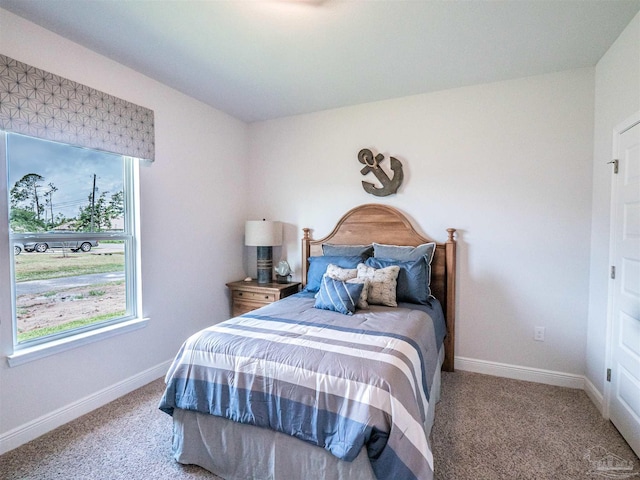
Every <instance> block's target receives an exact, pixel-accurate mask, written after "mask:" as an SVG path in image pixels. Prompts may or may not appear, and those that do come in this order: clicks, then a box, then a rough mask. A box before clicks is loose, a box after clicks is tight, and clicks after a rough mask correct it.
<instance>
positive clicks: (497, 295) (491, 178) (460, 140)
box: [249, 69, 594, 386]
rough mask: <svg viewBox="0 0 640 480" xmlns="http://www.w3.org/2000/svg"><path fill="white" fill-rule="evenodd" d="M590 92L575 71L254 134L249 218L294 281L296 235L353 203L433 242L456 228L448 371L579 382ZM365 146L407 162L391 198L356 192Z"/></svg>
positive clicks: (329, 224)
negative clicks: (375, 209)
mask: <svg viewBox="0 0 640 480" xmlns="http://www.w3.org/2000/svg"><path fill="white" fill-rule="evenodd" d="M593 95H594V71H593V69H581V70H574V71H566V72H561V73H557V74H551V75H543V76H538V77H530V78H524V79H519V80H513V81H506V82H500V83H493V84H486V85H479V86H473V87H468V88H460V89H455V90H449V91H442V92H437V93H431V94H425V95H417V96H411V97H406V98H400V99H394V100H388V101H383V102H376V103H370V104H365V105H359V106H354V107H348V108H342V109H336V110H329V111H323V112H318V113H314V114H309V115H301V116H296V117H292V118H284V119H278V120H272V121H266V122H261V123H256V124H252V125H250V135H249V138H250V162H251V164H250V169H251V172H252V176H251V183H250V190H251V192H252V193H253V195H252V197H251V199H252V208H251V213H252V214H253V215H254V216H255V217H256V218H259V217H268V218H272V219H276V220H281V221H283V222H285V223H286V231H285V236H286V239H285V240H286V245H284V246H283V248H282V249H281V252H280V253H279V255H281V256H282V257H283V258H288V259H289V261H290V263H291V264H292V265H293V266H294V268H295V269H296V271H297V274H298V275H299V273H300V262H301V260H300V256H301V253H300V238H301V234H302V232H301V228H303V227H311V228H313V229H314V231H313V234H314V236H315V238H321V237H322V236H324V235H326V234H328V233H329V232H330V231H331V229H332V228H333V227H334V225H335V222H336V220H337V219H338V218H339V217H340V216H341V215H342V214H344V213H345V212H346V211H347V210H349V209H350V208H352V207H354V206H356V205H359V204H363V203H369V202H379V203H384V204H389V205H392V206H395V207H398V208H400V209H401V210H402V211H404V212H406V213H407V214H409V216H410V217H411V218H413V219H414V220H415V221H416V222H417V224H418V225H420V226H421V227H422V229H423V233H426V234H427V235H429V236H431V237H433V238H435V239H436V240H438V241H444V240H445V239H446V228H447V227H455V228H457V229H458V240H459V251H458V252H459V255H458V280H459V281H458V300H457V302H458V303H457V327H456V330H457V337H456V353H457V356H458V357H459V358H458V360H457V365H458V366H465V367H466V368H479V367H481V366H483V365H484V366H488V367H489V369H490V370H491V371H493V372H496V371H497V369H500V368H501V367H502V365H500V364H507V365H509V366H510V367H511V369H510V372H511V373H513V372H514V371H515V370H517V369H518V367H525V369H524V370H525V371H528V372H530V373H531V372H533V373H535V372H539V370H537V369H542V370H545V371H546V370H550V371H553V372H561V374H563V375H565V376H567V377H569V378H570V379H576V380H577V383H576V386H581V385H582V383H581V382H582V377H581V375H582V374H583V372H584V362H585V358H584V355H585V341H586V339H585V336H586V333H585V331H586V322H587V303H588V279H589V241H588V239H589V235H590V222H591V183H592V179H591V165H592V153H593V152H592V148H593V98H594V97H593ZM364 147H367V148H371V149H373V150H374V151H375V152H381V153H383V154H384V155H385V156H386V157H387V160H386V161H385V162H386V163H387V166H388V162H389V160H388V157H389V156H390V155H392V156H394V157H396V158H398V159H399V160H400V161H401V162H402V163H403V165H404V171H405V180H404V184H403V185H402V187H401V188H400V190H399V192H398V194H396V195H393V196H390V197H386V198H379V197H373V196H371V195H368V194H366V193H365V192H364V190H363V189H362V186H361V180H363V179H364V177H362V175H361V174H360V173H359V172H360V168H361V167H362V165H361V164H360V163H358V160H357V153H358V151H359V150H360V149H361V148H364ZM370 177H373V175H370ZM368 180H369V181H371V180H372V179H371V178H368ZM277 260H278V258H275V259H274V261H277ZM534 326H544V327H545V328H546V341H545V342H536V341H534V340H533V334H534ZM514 367H515V368H514ZM540 373H542V374H546V373H550V372H540ZM507 375H508V373H507ZM552 376H553V375H552ZM561 376H562V375H561Z"/></svg>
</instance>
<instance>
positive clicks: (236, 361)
mask: <svg viewBox="0 0 640 480" xmlns="http://www.w3.org/2000/svg"><path fill="white" fill-rule="evenodd" d="M437 310H438V311H439V308H438V309H437ZM432 316H434V317H437V316H438V315H432ZM440 321H441V320H440ZM436 325H437V324H436ZM439 331H442V328H441V326H436V327H435V328H434V322H433V320H432V318H431V317H430V316H429V315H428V314H427V313H425V312H424V311H421V310H417V309H409V308H389V307H377V306H372V307H371V309H370V310H359V311H357V313H356V314H355V315H353V316H346V315H342V314H339V313H334V312H329V311H326V310H318V309H315V308H313V298H308V297H305V296H304V295H303V294H299V295H294V296H292V297H288V298H286V299H284V300H282V301H280V302H276V303H274V304H272V305H269V306H267V307H263V308H261V309H259V310H256V311H254V312H250V313H248V314H245V315H243V316H241V317H236V318H233V319H231V320H228V321H226V322H223V323H220V324H217V325H214V326H212V327H209V328H207V329H205V330H202V331H201V332H199V333H197V334H195V335H193V336H192V337H190V338H189V339H188V340H187V341H186V342H185V343H184V344H183V346H182V347H181V349H180V351H179V352H178V355H177V356H176V358H175V360H174V362H173V364H172V366H171V368H170V369H169V372H168V373H167V376H166V383H167V387H166V390H165V393H164V396H163V398H162V400H161V402H160V409H161V410H163V411H165V412H167V413H169V414H172V413H173V409H174V408H180V409H184V410H192V411H198V412H202V413H209V414H212V415H217V416H221V417H225V418H228V419H230V420H234V421H237V422H241V423H246V424H251V425H257V426H260V427H266V428H271V429H273V430H277V431H280V432H283V433H286V434H289V435H293V436H295V437H297V438H300V439H302V440H304V441H306V442H309V443H312V444H314V445H318V446H321V447H323V448H325V449H327V450H328V451H330V452H331V453H332V454H333V455H335V456H336V457H338V458H340V459H343V460H347V461H351V460H353V459H354V458H355V457H356V456H357V455H358V453H359V451H360V449H361V448H363V447H365V448H366V449H367V453H368V455H369V458H370V460H371V465H372V468H373V471H374V473H375V475H376V477H377V478H378V479H394V480H403V479H407V480H408V479H421V480H422V479H431V478H432V477H433V456H432V453H431V450H430V448H429V444H428V442H427V438H428V432H425V429H424V422H425V414H426V412H427V406H428V402H429V389H430V387H431V385H430V382H431V381H432V379H433V374H434V371H435V368H438V361H437V358H438V349H439V346H440V344H441V341H442V338H437V339H436V337H441V336H442V334H440V333H438V334H437V332H439Z"/></svg>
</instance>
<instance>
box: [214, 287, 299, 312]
mask: <svg viewBox="0 0 640 480" xmlns="http://www.w3.org/2000/svg"><path fill="white" fill-rule="evenodd" d="M227 287H229V289H230V290H231V316H233V317H237V316H238V315H242V314H243V313H247V312H250V311H251V310H255V309H256V308H260V307H264V306H265V305H269V304H270V303H273V302H277V301H278V300H280V299H282V298H285V297H288V296H289V295H293V294H294V293H298V290H300V283H299V282H291V283H261V284H258V282H257V281H255V280H251V281H250V282H245V281H243V280H240V281H239V282H230V283H227Z"/></svg>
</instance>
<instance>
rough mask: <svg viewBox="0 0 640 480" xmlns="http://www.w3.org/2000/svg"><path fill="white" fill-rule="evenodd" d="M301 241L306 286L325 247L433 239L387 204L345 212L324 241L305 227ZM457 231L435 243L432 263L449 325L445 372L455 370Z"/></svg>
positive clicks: (433, 287) (436, 290)
mask: <svg viewBox="0 0 640 480" xmlns="http://www.w3.org/2000/svg"><path fill="white" fill-rule="evenodd" d="M302 231H303V232H304V236H303V238H302V284H303V286H304V285H306V283H307V273H308V270H309V260H308V258H309V257H310V256H315V255H322V244H323V243H333V244H341V245H368V244H370V243H372V242H376V243H384V244H387V245H408V246H414V247H415V246H417V245H420V244H423V243H428V242H434V240H432V239H430V238H428V237H424V236H422V235H421V234H419V233H418V232H417V231H416V229H415V228H413V226H412V225H411V222H410V221H409V220H408V219H407V217H405V216H404V214H402V213H401V212H400V211H399V210H396V209H395V208H393V207H389V206H386V205H378V204H373V203H369V204H365V205H361V206H359V207H355V208H353V209H351V210H349V211H348V212H347V213H345V214H344V215H343V216H342V218H341V219H340V220H338V223H337V224H336V226H335V228H334V229H333V231H332V232H331V233H330V234H329V235H327V236H326V237H324V238H321V239H319V240H312V239H311V236H310V229H309V228H303V229H302ZM455 231H456V230H455V229H454V228H448V229H447V232H448V233H449V235H448V238H447V241H446V242H445V243H437V242H436V251H435V254H434V257H433V261H432V263H431V293H432V294H433V296H434V297H436V298H437V299H438V300H439V301H440V303H441V304H442V308H443V310H444V316H445V320H446V322H447V336H446V338H445V339H444V344H445V359H444V364H443V365H442V368H443V370H446V371H449V372H452V371H453V359H454V347H455V299H456V292H455V286H456V241H455V239H454V233H455Z"/></svg>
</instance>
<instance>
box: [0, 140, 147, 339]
mask: <svg viewBox="0 0 640 480" xmlns="http://www.w3.org/2000/svg"><path fill="white" fill-rule="evenodd" d="M2 137H4V138H2ZM0 140H2V142H0V144H1V145H2V147H4V148H6V151H5V155H6V161H7V195H8V199H7V200H8V208H9V212H8V213H9V227H10V234H9V237H10V244H11V248H12V258H13V262H12V272H11V273H12V293H13V327H14V328H13V332H14V350H16V351H19V350H20V349H25V348H27V347H33V346H36V345H40V344H46V343H48V342H53V341H55V340H59V339H61V338H67V337H71V336H74V335H79V334H82V333H85V332H88V331H91V330H97V329H101V328H103V327H107V326H110V325H114V324H116V323H120V322H126V321H128V320H132V319H135V318H137V317H138V315H139V313H140V312H138V309H139V306H138V305H139V302H138V280H137V278H138V264H139V262H138V259H137V258H136V251H137V245H136V242H137V238H136V231H137V228H136V222H137V218H136V211H137V209H136V206H135V200H136V198H137V193H136V192H137V185H138V183H137V168H138V165H137V164H138V162H137V160H136V159H134V158H131V157H126V156H122V155H117V154H113V153H106V152H102V151H98V150H92V149H89V148H83V147H76V146H70V145H67V144H63V143H57V142H52V141H48V140H41V139H37V138H33V137H29V136H25V135H19V134H15V133H2V132H0ZM2 147H0V148H2ZM0 157H1V155H0Z"/></svg>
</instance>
